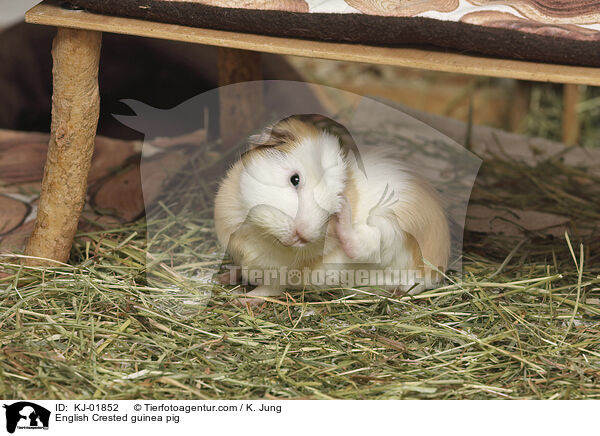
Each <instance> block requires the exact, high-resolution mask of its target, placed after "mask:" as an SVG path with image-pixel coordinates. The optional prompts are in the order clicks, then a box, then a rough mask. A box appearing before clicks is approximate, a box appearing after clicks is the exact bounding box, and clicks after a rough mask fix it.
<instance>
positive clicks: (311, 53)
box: [25, 1, 600, 86]
mask: <svg viewBox="0 0 600 436" xmlns="http://www.w3.org/2000/svg"><path fill="white" fill-rule="evenodd" d="M25 20H26V21H27V22H28V23H36V24H45V25H50V26H59V27H71V28H77V29H87V30H96V31H102V32H111V33H122V34H128V35H137V36H144V37H150V38H160V39H169V40H175V41H184V42H190V43H197V44H205V45H213V46H218V47H230V48H237V49H244V50H251V51H258V52H265V53H277V54H285V55H294V56H305V57H312V58H322V59H334V60H342V61H353V62H364V63H371V64H383V65H395V66H400V67H409V68H418V69H424V70H432V71H444V72H450V73H461V74H472V75H481V76H491V77H506V78H513V79H522V80H532V81H540V82H556V83H573V84H581V85H594V86H600V68H591V67H575V66H567V65H554V64H544V63H536V62H524V61H516V60H507V59H495V58H487V57H478V56H469V55H463V54H458V53H448V52H442V51H432V50H421V49H414V48H390V47H380V46H367V45H359V44H343V43H333V42H320V41H309V40H299V39H291V38H278V37H272V36H264V35H254V34H245V33H235V32H225V31H219V30H211V29H199V28H193V27H185V26H179V25H174V24H164V23H157V22H150V21H143V20H136V19H131V18H121V17H113V16H105V15H98V14H92V13H89V12H85V11H72V10H66V9H63V8H61V7H60V6H58V4H57V3H56V2H52V1H46V2H44V3H41V4H39V5H38V6H35V7H34V8H32V9H31V10H30V11H29V12H27V14H26V15H25Z"/></svg>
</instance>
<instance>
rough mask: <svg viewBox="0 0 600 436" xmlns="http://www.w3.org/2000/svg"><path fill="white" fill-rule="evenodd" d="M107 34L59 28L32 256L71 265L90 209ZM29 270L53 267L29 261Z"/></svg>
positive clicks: (31, 239)
mask: <svg viewBox="0 0 600 436" xmlns="http://www.w3.org/2000/svg"><path fill="white" fill-rule="evenodd" d="M101 40H102V33H101V32H95V31H88V30H75V29H67V28H62V27H60V28H58V32H57V34H56V37H55V38H54V43H53V45H52V58H53V60H54V67H53V70H52V74H53V86H54V89H53V96H52V126H51V135H50V144H49V146H48V156H47V158H46V167H45V168H44V178H43V180H42V191H41V196H40V202H39V206H38V213H37V220H36V223H35V227H34V229H33V233H32V234H31V237H30V238H29V243H28V245H27V249H26V254H27V255H29V256H34V257H39V258H44V259H51V260H57V261H60V262H66V261H67V260H68V258H69V253H70V250H71V245H72V244H73V239H74V237H75V232H76V231H77V223H78V222H79V215H80V214H81V210H82V209H83V206H84V204H85V194H86V188H87V178H88V171H89V169H90V164H91V159H92V154H93V152H94V139H95V135H96V127H97V125H98V116H99V109H100V95H99V92H98V64H99V60H100V45H101ZM28 263H29V264H36V265H39V264H42V265H44V264H46V265H51V264H52V262H49V261H48V260H46V261H43V260H42V261H40V260H35V259H29V260H28Z"/></svg>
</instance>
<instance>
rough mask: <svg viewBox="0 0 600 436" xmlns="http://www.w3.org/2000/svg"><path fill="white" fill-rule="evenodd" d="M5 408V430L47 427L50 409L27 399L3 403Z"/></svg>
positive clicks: (12, 431)
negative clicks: (7, 403)
mask: <svg viewBox="0 0 600 436" xmlns="http://www.w3.org/2000/svg"><path fill="white" fill-rule="evenodd" d="M4 408H5V409H6V431H8V432H9V433H14V432H15V430H16V429H17V428H19V429H48V424H49V422H50V411H49V410H48V409H46V408H44V407H42V406H38V405H37V404H35V403H31V402H29V401H19V402H17V403H13V404H10V405H6V404H5V405H4Z"/></svg>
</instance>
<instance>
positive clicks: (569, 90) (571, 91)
mask: <svg viewBox="0 0 600 436" xmlns="http://www.w3.org/2000/svg"><path fill="white" fill-rule="evenodd" d="M578 103H579V86H578V85H573V84H565V85H564V88H563V117H562V119H563V120H562V142H563V143H565V144H567V145H576V144H577V143H578V141H579V116H578V114H577V104H578Z"/></svg>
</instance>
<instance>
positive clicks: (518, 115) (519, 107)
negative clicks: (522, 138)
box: [508, 80, 531, 133]
mask: <svg viewBox="0 0 600 436" xmlns="http://www.w3.org/2000/svg"><path fill="white" fill-rule="evenodd" d="M530 98H531V84H530V82H525V81H523V80H517V81H516V83H515V88H514V90H513V93H512V98H511V102H510V105H509V106H508V125H509V130H510V131H511V132H513V133H523V132H524V130H525V129H524V127H525V126H524V123H523V121H525V118H527V114H528V113H529V104H530Z"/></svg>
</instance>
